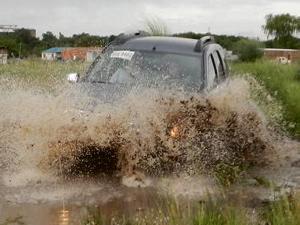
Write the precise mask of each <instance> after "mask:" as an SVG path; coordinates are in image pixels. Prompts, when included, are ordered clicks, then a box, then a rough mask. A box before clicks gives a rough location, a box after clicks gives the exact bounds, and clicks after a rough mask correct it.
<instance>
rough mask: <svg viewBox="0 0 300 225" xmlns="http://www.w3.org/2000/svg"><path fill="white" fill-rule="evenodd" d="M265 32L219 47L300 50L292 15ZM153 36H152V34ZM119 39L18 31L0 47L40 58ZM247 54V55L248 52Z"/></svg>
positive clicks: (220, 39)
mask: <svg viewBox="0 0 300 225" xmlns="http://www.w3.org/2000/svg"><path fill="white" fill-rule="evenodd" d="M147 27H148V28H150V29H148V30H150V31H151V32H152V34H153V35H157V33H161V32H162V31H164V32H165V30H166V27H164V26H162V25H161V24H153V23H151V22H150V23H148V24H147ZM262 29H263V30H264V32H265V33H266V34H267V36H268V37H272V38H273V39H271V40H268V41H264V42H261V41H257V40H249V39H248V38H246V37H242V36H234V35H214V37H215V40H216V42H217V43H219V44H221V45H222V46H223V47H224V48H226V49H228V50H233V51H234V52H239V51H240V49H241V48H242V49H243V51H245V50H247V49H248V50H249V49H251V48H252V50H253V48H256V50H255V51H254V50H253V51H252V53H251V54H258V51H257V48H262V47H268V48H294V49H300V39H299V38H297V34H298V33H299V32H300V17H297V16H293V15H290V14H279V15H272V14H270V15H267V16H266V22H265V25H263V26H262ZM151 32H150V33H151ZM204 35H207V34H201V33H194V32H186V33H179V34H173V35H172V36H177V37H187V38H193V39H199V38H201V37H203V36H204ZM115 38H116V36H114V35H111V36H98V35H90V34H88V33H81V34H74V35H72V36H71V37H66V36H64V35H63V34H62V33H59V35H58V36H56V35H54V34H53V33H52V32H50V31H48V32H46V33H43V34H42V37H41V38H37V37H34V36H32V34H31V31H30V30H27V29H18V30H16V31H15V32H8V33H0V47H4V48H6V49H8V51H9V54H10V56H11V57H19V55H20V56H22V57H28V56H40V54H41V52H42V51H43V50H45V49H48V48H51V47H103V46H105V45H107V44H108V43H109V42H111V41H113V40H114V39H115ZM248 50H247V51H248Z"/></svg>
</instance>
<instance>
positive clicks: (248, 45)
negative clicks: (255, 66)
mask: <svg viewBox="0 0 300 225" xmlns="http://www.w3.org/2000/svg"><path fill="white" fill-rule="evenodd" d="M260 47H262V46H261V44H260V43H259V42H257V41H254V40H248V39H242V40H240V41H238V42H237V43H236V44H235V47H234V50H235V52H236V53H237V55H238V56H239V59H240V60H241V61H242V62H254V61H255V60H256V59H259V58H261V57H262V56H263V52H262V50H260Z"/></svg>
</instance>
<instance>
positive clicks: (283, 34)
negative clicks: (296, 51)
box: [263, 13, 300, 48]
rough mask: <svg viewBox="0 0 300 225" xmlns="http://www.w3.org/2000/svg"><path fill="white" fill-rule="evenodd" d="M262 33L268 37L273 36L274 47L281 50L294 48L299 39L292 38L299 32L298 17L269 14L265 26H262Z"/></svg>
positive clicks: (299, 19) (299, 20) (299, 22)
mask: <svg viewBox="0 0 300 225" xmlns="http://www.w3.org/2000/svg"><path fill="white" fill-rule="evenodd" d="M263 30H264V32H265V33H266V34H267V35H268V37H269V36H274V45H275V46H276V47H283V48H296V47H298V45H299V39H297V38H295V37H293V36H294V35H296V34H297V33H298V32H300V17H297V16H292V15H290V14H288V13H287V14H279V15H273V14H269V15H267V16H266V24H265V25H264V26H263Z"/></svg>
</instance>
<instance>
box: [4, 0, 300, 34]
mask: <svg viewBox="0 0 300 225" xmlns="http://www.w3.org/2000/svg"><path fill="white" fill-rule="evenodd" d="M0 6H1V8H0V24H15V25H18V27H26V28H35V29H36V30H37V34H38V35H39V36H40V35H41V34H42V33H43V32H45V31H53V32H54V33H55V34H58V32H62V33H63V34H65V35H67V36H69V35H72V34H74V33H82V32H86V33H90V34H97V35H109V34H118V33H121V32H129V31H134V30H137V29H141V28H143V26H144V23H145V22H144V21H145V20H146V19H147V18H160V19H161V20H163V21H164V22H165V23H166V24H167V25H168V28H169V30H170V32H172V33H176V32H184V31H194V32H202V33H203V32H207V31H208V30H210V32H211V33H216V34H234V35H244V36H249V37H260V38H264V34H263V32H262V30H261V25H263V24H264V17H265V15H266V14H269V13H275V14H278V13H290V14H293V15H297V16H300V15H299V14H300V0H205V1H204V0H150V1H142V0H107V1H106V0H0Z"/></svg>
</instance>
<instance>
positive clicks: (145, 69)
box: [85, 50, 202, 87]
mask: <svg viewBox="0 0 300 225" xmlns="http://www.w3.org/2000/svg"><path fill="white" fill-rule="evenodd" d="M85 80H86V81H88V82H100V83H133V82H141V83H172V84H181V85H184V86H198V87H200V85H201V82H202V79H201V63H200V57H199V56H198V57H196V56H190V55H179V54H169V53H160V52H147V51H128V50H121V51H116V50H115V51H108V52H106V53H104V54H103V55H102V56H101V58H99V59H98V61H97V62H95V63H94V64H93V65H92V67H91V68H90V70H89V72H88V74H87V77H86V78H85Z"/></svg>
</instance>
